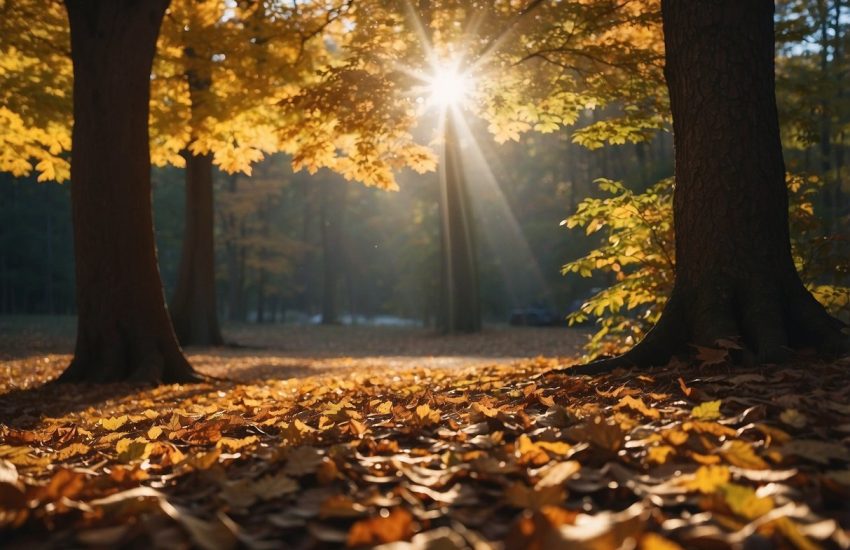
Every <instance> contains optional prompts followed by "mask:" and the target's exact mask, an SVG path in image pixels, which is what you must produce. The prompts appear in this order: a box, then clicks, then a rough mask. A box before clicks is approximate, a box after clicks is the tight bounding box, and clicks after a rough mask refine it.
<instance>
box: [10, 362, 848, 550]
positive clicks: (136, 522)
mask: <svg viewBox="0 0 850 550" xmlns="http://www.w3.org/2000/svg"><path fill="white" fill-rule="evenodd" d="M715 359H716V358H715ZM232 360H233V361H234V362H235V361H238V360H239V359H238V358H233V359H232ZM33 361H39V362H40V361H41V359H33ZM49 362H51V364H53V365H54V366H55V368H54V369H52V370H51V369H49V368H44V367H43V366H40V367H39V369H40V370H39V371H38V372H40V373H41V374H40V376H43V378H45V379H46V378H48V377H49V376H51V375H53V374H55V373H56V371H58V369H59V368H61V361H59V360H56V357H53V358H49ZM564 364H565V363H564V361H563V360H554V359H544V358H538V359H536V360H528V361H522V362H518V363H515V364H511V365H504V364H500V365H491V366H481V365H476V366H474V367H469V368H430V367H429V368H417V367H410V368H401V369H400V368H390V367H386V368H380V367H378V366H376V367H375V368H370V369H368V370H364V369H351V370H349V371H347V372H343V373H340V372H336V371H335V372H333V373H331V374H324V375H315V376H309V377H306V378H301V379H290V380H275V379H266V380H255V381H246V382H242V383H237V382H225V381H216V382H210V383H204V384H197V385H184V386H180V385H175V386H163V387H158V388H149V389H139V388H131V387H126V386H109V387H83V386H76V387H75V386H56V385H47V386H42V387H35V388H30V389H15V388H11V387H6V388H5V391H6V393H5V394H3V395H0V536H2V540H3V546H4V547H9V548H23V547H26V546H30V545H32V544H34V543H38V544H39V545H40V546H45V547H56V548H59V547H68V546H72V547H94V546H100V547H125V546H135V547H168V548H172V547H181V546H183V547H185V546H192V547H197V548H203V549H208V550H219V549H228V548H236V547H246V548H275V547H288V548H324V547H337V546H347V547H355V548H356V547H372V546H380V547H382V548H387V549H396V550H401V549H425V548H447V549H454V548H457V549H460V548H475V549H484V548H507V549H513V548H517V549H519V548H532V549H533V548H537V549H559V548H564V549H566V548H578V549H585V548H586V549H594V550H600V549H601V550H604V549H612V550H613V549H617V548H641V549H647V550H650V549H652V550H662V549H664V550H666V549H675V548H706V549H709V548H710V549H714V548H764V547H780V548H798V549H804V550H805V549H810V548H848V547H850V531H848V529H850V384H848V375H847V372H848V368H850V361H848V360H846V359H845V360H841V361H838V362H832V363H817V362H807V363H800V364H791V365H785V366H766V367H760V368H755V367H752V368H741V367H732V366H730V365H729V364H728V363H726V362H725V361H715V360H714V359H712V360H711V361H703V362H702V363H700V361H699V359H698V360H697V362H696V363H695V364H692V365H685V364H683V363H681V362H677V363H675V364H672V365H670V366H669V367H668V368H667V369H658V370H651V371H642V372H641V371H625V370H620V371H615V372H614V373H612V374H609V375H604V376H596V377H587V376H572V375H570V374H569V371H568V370H566V371H564V370H561V367H563V366H564ZM15 365H18V366H19V368H21V369H25V368H27V366H28V365H29V363H28V361H19V362H17V363H15ZM24 376H25V373H23V372H22V373H21V377H24ZM10 379H14V377H12V378H10Z"/></svg>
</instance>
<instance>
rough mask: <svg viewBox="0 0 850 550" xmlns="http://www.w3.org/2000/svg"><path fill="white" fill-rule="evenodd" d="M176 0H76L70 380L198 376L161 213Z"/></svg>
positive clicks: (71, 1)
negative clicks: (155, 195) (155, 124)
mask: <svg viewBox="0 0 850 550" xmlns="http://www.w3.org/2000/svg"><path fill="white" fill-rule="evenodd" d="M167 5H168V1H167V0H144V1H143V0H67V1H66V6H67V9H68V15H69V20H70V24H71V57H72V60H73V66H74V129H73V135H72V140H73V144H72V145H73V149H72V150H73V159H72V164H71V204H72V210H73V222H74V249H75V255H76V274H77V279H76V281H77V306H78V311H79V316H78V323H77V342H76V348H75V351H74V359H73V361H72V362H71V365H70V366H69V367H68V369H67V370H66V371H65V372H64V373H63V374H62V377H61V378H60V380H62V381H70V382H113V381H119V380H131V381H144V382H180V381H189V380H193V379H195V375H194V373H193V371H192V368H191V366H190V365H189V363H188V362H187V361H186V359H185V357H184V356H183V354H182V352H181V350H180V346H179V345H178V343H177V339H176V338H175V336H174V331H173V329H172V326H171V320H170V319H169V317H168V312H167V311H166V308H165V299H164V297H163V291H162V282H161V280H160V276H159V270H158V267H157V259H156V247H155V242H154V233H153V216H152V212H151V184H150V152H149V149H148V147H149V145H148V143H149V138H148V103H149V99H150V80H149V78H150V71H151V65H152V63H153V56H154V51H155V47H156V39H157V34H158V32H159V25H160V22H161V20H162V17H163V15H164V13H165V9H166V7H167Z"/></svg>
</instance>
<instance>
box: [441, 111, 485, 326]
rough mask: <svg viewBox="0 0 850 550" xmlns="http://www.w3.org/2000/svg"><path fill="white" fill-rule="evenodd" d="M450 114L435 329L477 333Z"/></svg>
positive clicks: (466, 215) (467, 220)
mask: <svg viewBox="0 0 850 550" xmlns="http://www.w3.org/2000/svg"><path fill="white" fill-rule="evenodd" d="M452 117H453V115H452V113H448V114H447V116H446V122H445V124H446V128H445V136H446V137H445V141H446V143H445V155H444V159H445V162H444V165H443V166H442V167H441V172H442V174H441V180H442V183H443V190H442V193H441V196H440V213H441V216H440V217H441V221H442V223H441V225H440V230H441V237H442V238H441V243H442V273H441V277H440V280H441V285H440V286H441V292H440V294H441V299H440V310H441V311H440V317H439V326H440V329H441V330H442V331H443V332H448V333H454V332H477V331H479V330H481V302H480V298H479V288H478V258H477V257H476V250H475V229H474V227H473V218H472V205H471V203H470V198H469V191H468V189H467V185H466V180H465V178H464V172H463V160H462V159H461V151H460V143H459V141H458V136H457V129H456V128H455V121H454V120H453V118H452Z"/></svg>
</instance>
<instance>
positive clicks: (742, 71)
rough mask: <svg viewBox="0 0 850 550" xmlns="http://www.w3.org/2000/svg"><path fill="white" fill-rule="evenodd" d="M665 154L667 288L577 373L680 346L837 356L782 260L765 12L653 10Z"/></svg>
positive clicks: (706, 4) (652, 359)
mask: <svg viewBox="0 0 850 550" xmlns="http://www.w3.org/2000/svg"><path fill="white" fill-rule="evenodd" d="M662 14H663V20H664V40H665V51H666V54H665V56H666V61H667V63H666V68H665V76H666V80H667V86H668V89H669V92H670V103H671V108H672V114H673V132H674V142H675V154H676V159H675V162H676V165H675V172H676V173H675V177H676V188H675V192H674V198H673V217H674V222H675V224H674V225H675V239H676V278H675V282H674V286H673V290H672V293H671V296H670V299H669V301H668V302H667V304H666V306H665V308H664V311H663V313H662V315H661V318H660V320H659V321H658V324H657V325H656V326H655V327H654V328H653V329H652V330H651V331H650V332H649V333H648V334H647V336H646V337H645V338H644V339H643V340H642V341H641V342H640V343H639V344H638V345H637V346H635V347H634V348H632V350H630V351H628V352H626V353H625V354H624V355H622V356H620V357H618V358H615V359H613V360H607V361H602V362H599V363H596V364H593V363H591V364H590V365H587V366H585V367H583V368H580V369H579V371H583V372H597V371H603V370H606V369H609V368H612V367H615V366H617V365H629V364H634V365H661V364H665V363H666V362H667V361H668V359H669V358H670V356H671V355H672V354H674V353H678V352H681V351H685V350H686V348H687V346H688V344H691V343H693V344H698V345H704V346H714V345H716V342H717V341H718V340H720V339H731V340H733V341H740V344H741V345H742V346H743V347H744V348H745V349H746V350H748V351H750V352H752V353H753V354H754V358H755V359H756V360H758V361H761V362H774V361H780V360H783V359H785V358H787V357H788V350H789V348H802V347H814V348H816V349H817V350H819V351H821V352H825V353H836V352H840V351H842V350H846V349H847V347H848V341H847V337H846V335H845V334H843V333H842V327H843V323H841V322H840V321H838V320H836V319H834V318H832V317H831V316H830V315H829V314H828V313H827V312H826V310H825V309H824V308H823V306H821V305H820V304H819V303H818V302H817V301H816V300H815V298H814V297H813V296H812V295H811V293H809V291H808V290H806V288H805V286H803V283H802V282H801V280H800V277H799V275H798V273H797V270H796V269H795V266H794V261H793V258H792V254H791V246H790V239H789V228H788V192H787V189H786V185H785V164H784V161H783V155H782V147H781V143H780V136H779V121H778V116H777V107H776V96H775V84H774V82H775V77H774V28H773V25H774V23H773V15H774V5H773V2H772V1H771V0H752V1H749V2H739V1H737V0H724V1H719V2H718V1H707V0H693V1H690V2H678V1H675V0H663V1H662Z"/></svg>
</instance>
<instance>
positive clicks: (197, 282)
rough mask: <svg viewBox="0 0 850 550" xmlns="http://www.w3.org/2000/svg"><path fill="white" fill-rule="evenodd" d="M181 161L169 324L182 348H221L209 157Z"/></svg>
mask: <svg viewBox="0 0 850 550" xmlns="http://www.w3.org/2000/svg"><path fill="white" fill-rule="evenodd" d="M183 157H184V158H185V159H186V221H185V223H186V225H185V231H184V233H183V250H182V253H181V255H180V269H179V271H178V275H177V286H176V288H175V289H174V296H173V298H172V299H171V308H170V310H171V320H172V322H173V323H174V331H175V332H176V334H177V338H178V340H180V343H181V344H183V345H184V346H188V345H194V346H220V345H222V344H224V339H223V338H222V336H221V329H220V328H219V323H218V307H217V305H216V287H215V240H214V236H213V230H214V223H215V220H214V206H213V175H212V174H213V164H212V155H211V154H206V155H194V154H192V153H190V152H189V151H184V153H183Z"/></svg>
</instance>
